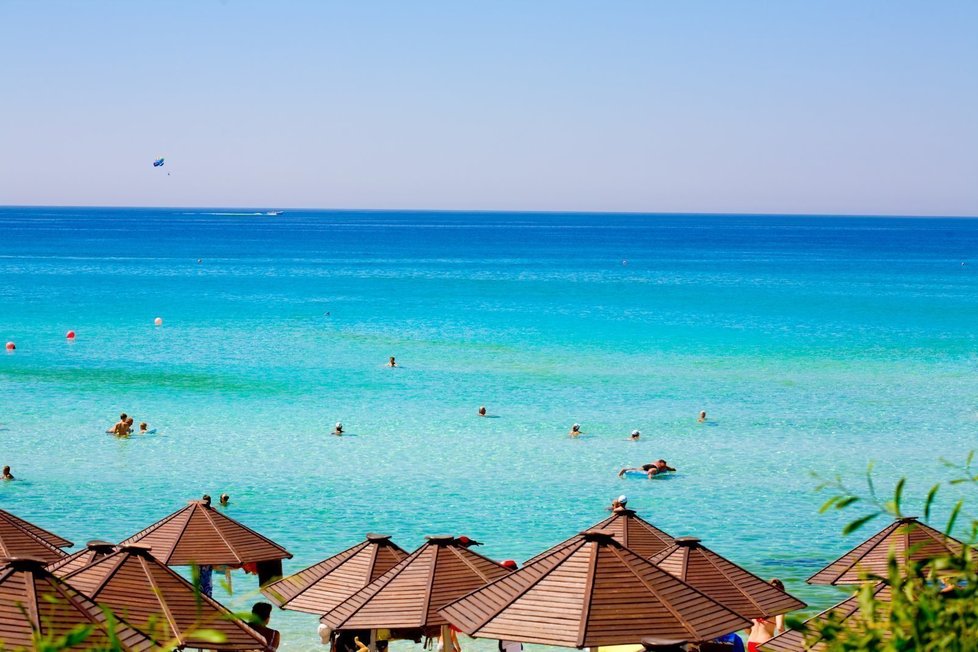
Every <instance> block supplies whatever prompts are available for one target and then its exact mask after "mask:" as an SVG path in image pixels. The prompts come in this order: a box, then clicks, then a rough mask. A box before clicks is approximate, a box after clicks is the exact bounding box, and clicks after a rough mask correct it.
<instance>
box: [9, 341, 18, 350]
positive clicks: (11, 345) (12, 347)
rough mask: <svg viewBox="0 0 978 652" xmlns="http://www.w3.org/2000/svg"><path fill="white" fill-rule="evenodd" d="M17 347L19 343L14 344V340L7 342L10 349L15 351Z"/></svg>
mask: <svg viewBox="0 0 978 652" xmlns="http://www.w3.org/2000/svg"><path fill="white" fill-rule="evenodd" d="M16 348H17V345H16V344H14V343H13V342H7V350H8V351H13V350H14V349H16Z"/></svg>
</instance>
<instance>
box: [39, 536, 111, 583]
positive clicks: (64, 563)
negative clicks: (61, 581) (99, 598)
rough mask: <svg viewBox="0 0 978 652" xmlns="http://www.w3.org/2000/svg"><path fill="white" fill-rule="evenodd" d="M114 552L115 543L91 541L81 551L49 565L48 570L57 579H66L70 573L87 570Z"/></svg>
mask: <svg viewBox="0 0 978 652" xmlns="http://www.w3.org/2000/svg"><path fill="white" fill-rule="evenodd" d="M114 551H115V544H114V543H109V542H108V541H97V540H93V541H89V542H88V543H87V544H85V547H84V548H82V549H81V550H79V551H77V552H73V553H71V554H70V555H68V556H67V557H63V558H61V559H59V560H57V561H54V562H51V563H50V564H48V565H47V569H48V570H49V571H51V572H52V573H54V574H55V575H56V576H57V577H64V576H65V575H67V574H68V573H72V572H74V571H76V570H79V569H81V568H85V567H86V566H88V565H89V564H91V563H92V562H94V561H95V560H96V559H101V558H102V557H104V556H106V555H108V554H111V553H112V552H114Z"/></svg>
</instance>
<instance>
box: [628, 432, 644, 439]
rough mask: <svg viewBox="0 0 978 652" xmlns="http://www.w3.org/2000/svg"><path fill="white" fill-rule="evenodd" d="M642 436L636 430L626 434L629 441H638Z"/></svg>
mask: <svg viewBox="0 0 978 652" xmlns="http://www.w3.org/2000/svg"><path fill="white" fill-rule="evenodd" d="M641 436H642V433H640V432H639V431H638V430H633V431H632V434H630V435H629V436H628V439H629V441H638V438H639V437H641Z"/></svg>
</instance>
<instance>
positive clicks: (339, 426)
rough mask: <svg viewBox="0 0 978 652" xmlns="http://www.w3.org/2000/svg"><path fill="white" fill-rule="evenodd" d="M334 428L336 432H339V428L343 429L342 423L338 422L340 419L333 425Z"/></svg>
mask: <svg viewBox="0 0 978 652" xmlns="http://www.w3.org/2000/svg"><path fill="white" fill-rule="evenodd" d="M334 428H335V429H336V432H340V431H341V430H343V423H342V422H340V421H337V422H336V425H335V426H334Z"/></svg>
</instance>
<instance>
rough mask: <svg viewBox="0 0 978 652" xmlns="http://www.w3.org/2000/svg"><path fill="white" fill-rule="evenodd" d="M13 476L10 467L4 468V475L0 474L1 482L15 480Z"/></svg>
mask: <svg viewBox="0 0 978 652" xmlns="http://www.w3.org/2000/svg"><path fill="white" fill-rule="evenodd" d="M14 479H15V478H14V476H13V474H12V473H11V472H10V467H9V466H5V467H3V474H0V480H14Z"/></svg>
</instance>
